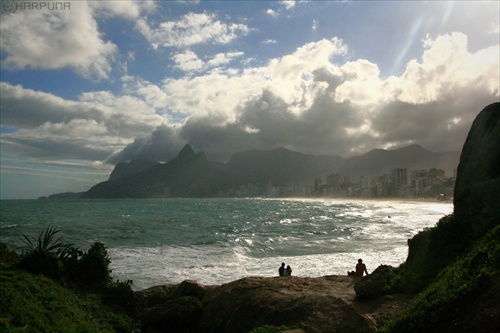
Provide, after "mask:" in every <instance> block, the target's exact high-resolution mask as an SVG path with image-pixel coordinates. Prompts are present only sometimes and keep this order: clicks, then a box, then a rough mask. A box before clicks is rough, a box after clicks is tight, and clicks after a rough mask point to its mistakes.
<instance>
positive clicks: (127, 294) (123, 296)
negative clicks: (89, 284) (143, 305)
mask: <svg viewBox="0 0 500 333" xmlns="http://www.w3.org/2000/svg"><path fill="white" fill-rule="evenodd" d="M132 283H133V282H132V280H127V281H124V282H123V281H120V280H117V281H115V282H113V283H111V284H110V285H109V286H107V287H106V288H105V289H104V290H103V291H102V301H103V303H104V304H106V305H108V306H109V307H111V308H113V309H116V310H119V311H123V312H126V313H127V314H129V315H130V316H134V317H135V316H137V313H138V308H137V306H138V304H139V302H138V299H137V295H136V294H135V293H134V292H133V291H132Z"/></svg>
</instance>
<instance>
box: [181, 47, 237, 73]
mask: <svg viewBox="0 0 500 333" xmlns="http://www.w3.org/2000/svg"><path fill="white" fill-rule="evenodd" d="M243 55H244V53H243V52H227V53H217V54H216V55H215V56H214V57H212V59H209V60H208V61H203V60H201V59H200V58H198V56H197V55H196V53H194V52H193V51H190V50H186V51H184V52H183V53H176V54H175V55H174V56H173V57H172V59H173V61H174V62H175V63H176V65H175V67H176V68H177V69H180V70H182V71H184V72H200V71H206V70H208V69H211V68H214V67H221V66H223V65H227V64H229V63H230V62H231V61H233V59H235V58H237V57H241V56H243Z"/></svg>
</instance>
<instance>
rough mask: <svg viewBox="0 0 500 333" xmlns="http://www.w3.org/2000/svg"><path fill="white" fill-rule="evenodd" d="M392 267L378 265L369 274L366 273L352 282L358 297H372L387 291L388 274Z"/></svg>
mask: <svg viewBox="0 0 500 333" xmlns="http://www.w3.org/2000/svg"><path fill="white" fill-rule="evenodd" d="M392 269H393V268H392V267H391V266H387V265H380V266H379V267H377V269H375V270H374V271H373V272H372V273H371V274H369V275H366V276H365V277H363V278H362V279H360V280H359V281H357V282H356V283H355V284H354V291H355V292H356V297H357V298H358V299H374V298H377V297H380V296H383V295H385V294H386V293H387V285H388V283H389V281H388V275H389V274H390V272H391V270H392Z"/></svg>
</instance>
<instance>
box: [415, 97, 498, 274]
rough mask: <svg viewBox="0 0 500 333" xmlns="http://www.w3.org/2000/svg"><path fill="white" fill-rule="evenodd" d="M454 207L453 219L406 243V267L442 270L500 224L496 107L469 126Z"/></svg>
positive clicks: (479, 115) (492, 105) (451, 217)
mask: <svg viewBox="0 0 500 333" xmlns="http://www.w3.org/2000/svg"><path fill="white" fill-rule="evenodd" d="M453 204H454V214H453V216H449V217H445V218H443V219H442V220H440V221H439V223H438V224H437V226H436V227H435V228H432V229H431V230H427V231H423V232H420V233H419V234H417V235H416V236H415V237H413V238H412V239H410V240H409V241H408V243H409V251H408V258H407V260H406V262H407V263H408V264H410V265H419V263H420V264H421V265H423V266H426V265H433V264H432V262H434V263H437V264H436V265H437V266H436V267H437V269H440V268H442V267H444V266H445V265H446V264H447V262H448V261H451V260H453V259H454V258H455V257H457V256H459V255H461V254H462V252H463V251H465V249H466V248H467V247H468V246H470V244H471V243H473V242H474V241H475V240H477V239H479V238H480V237H482V236H483V235H484V234H486V233H487V232H488V231H490V230H492V229H493V228H494V227H495V226H497V225H499V224H500V103H494V104H491V105H489V106H487V107H485V108H484V109H483V110H482V111H481V112H480V113H479V114H478V115H477V117H476V119H475V120H474V122H473V124H472V127H471V129H470V131H469V134H468V136H467V139H466V141H465V144H464V147H463V149H462V153H461V156H460V163H459V165H458V169H457V179H456V183H455V192H454V200H453ZM424 262H425V264H422V263H424ZM432 274H434V273H433V272H432V269H430V268H428V275H429V276H430V275H432Z"/></svg>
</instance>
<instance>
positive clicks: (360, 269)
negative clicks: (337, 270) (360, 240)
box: [347, 259, 368, 276]
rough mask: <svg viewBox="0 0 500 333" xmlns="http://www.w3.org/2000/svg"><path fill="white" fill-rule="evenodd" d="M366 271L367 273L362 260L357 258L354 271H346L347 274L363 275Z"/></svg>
mask: <svg viewBox="0 0 500 333" xmlns="http://www.w3.org/2000/svg"><path fill="white" fill-rule="evenodd" d="M364 273H366V275H368V271H367V270H366V265H365V264H363V260H361V259H358V263H357V264H356V271H351V272H347V275H349V276H363V274H364Z"/></svg>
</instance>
